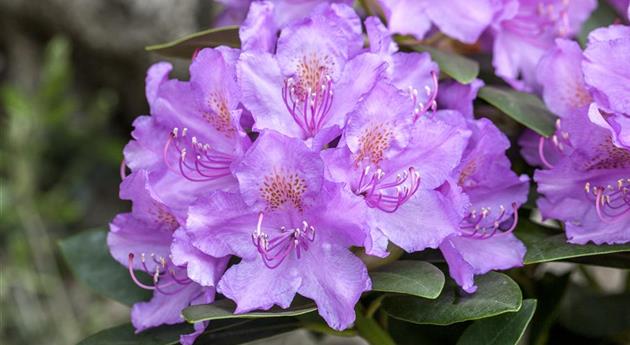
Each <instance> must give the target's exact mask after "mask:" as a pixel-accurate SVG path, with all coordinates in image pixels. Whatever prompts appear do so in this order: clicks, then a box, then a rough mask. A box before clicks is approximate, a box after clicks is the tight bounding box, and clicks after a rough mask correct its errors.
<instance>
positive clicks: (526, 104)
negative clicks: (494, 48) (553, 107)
mask: <svg viewBox="0 0 630 345" xmlns="http://www.w3.org/2000/svg"><path fill="white" fill-rule="evenodd" d="M479 98H481V99H483V100H484V101H486V102H488V103H490V104H491V105H493V106H495V107H496V108H498V109H499V110H501V111H502V112H504V113H505V114H506V115H508V116H509V117H511V118H512V119H514V120H515V121H517V122H519V123H520V124H522V125H524V126H525V127H527V128H530V129H532V130H534V131H535V132H537V133H538V134H540V135H543V136H546V137H548V136H550V135H551V134H553V133H554V131H555V121H556V116H555V115H554V114H553V113H552V112H550V111H549V110H548V109H547V107H545V104H544V103H543V102H542V101H541V100H540V98H538V97H536V96H534V95H532V94H529V93H524V92H519V91H515V90H512V89H506V88H498V87H494V86H485V87H482V88H481V89H480V90H479Z"/></svg>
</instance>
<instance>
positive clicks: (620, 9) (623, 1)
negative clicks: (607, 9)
mask: <svg viewBox="0 0 630 345" xmlns="http://www.w3.org/2000/svg"><path fill="white" fill-rule="evenodd" d="M608 3H609V4H610V5H611V6H612V7H614V8H615V10H616V11H617V13H619V15H621V16H625V18H626V20H628V21H630V1H628V0H608Z"/></svg>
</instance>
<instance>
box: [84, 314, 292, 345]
mask: <svg viewBox="0 0 630 345" xmlns="http://www.w3.org/2000/svg"><path fill="white" fill-rule="evenodd" d="M299 326H300V323H299V321H298V320H296V319H294V318H291V319H289V318H287V319H283V320H282V321H278V320H217V321H214V322H212V323H210V324H209V325H208V328H207V329H206V331H205V332H204V333H203V334H202V335H201V336H200V337H199V338H198V339H197V341H196V342H195V344H199V345H203V344H212V345H236V344H244V343H246V342H250V341H254V340H260V339H265V338H269V337H273V336H276V335H279V334H282V333H285V332H289V331H292V330H295V329H297V328H299ZM192 331H193V327H192V325H190V324H178V325H173V326H161V327H158V328H153V329H149V330H146V331H144V332H141V333H138V334H135V333H134V330H133V326H132V325H131V324H125V325H120V326H117V327H113V328H109V329H106V330H103V331H100V332H98V333H96V334H94V335H91V336H89V337H87V338H85V339H84V340H82V341H81V342H80V343H79V344H78V345H130V344H134V345H175V344H179V336H180V335H181V334H189V333H192Z"/></svg>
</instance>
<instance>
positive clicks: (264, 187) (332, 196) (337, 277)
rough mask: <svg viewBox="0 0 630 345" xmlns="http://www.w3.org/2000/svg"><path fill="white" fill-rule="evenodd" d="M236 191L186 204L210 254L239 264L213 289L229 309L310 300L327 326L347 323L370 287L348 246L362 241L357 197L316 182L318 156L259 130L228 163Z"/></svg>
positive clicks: (190, 226) (193, 231) (199, 244)
mask: <svg viewBox="0 0 630 345" xmlns="http://www.w3.org/2000/svg"><path fill="white" fill-rule="evenodd" d="M234 173H235V175H236V177H237V178H238V181H239V186H240V194H238V193H234V194H230V193H223V192H217V193H214V194H212V195H211V196H210V197H208V198H203V199H200V201H199V202H198V203H197V204H196V205H195V206H193V207H192V208H191V209H190V212H189V215H188V220H187V224H186V230H187V232H188V233H189V234H190V236H191V237H192V238H193V242H192V243H193V245H194V246H195V247H196V248H198V249H199V250H201V251H202V252H204V253H207V254H209V255H211V256H224V255H230V254H233V255H236V256H238V257H241V258H242V261H241V262H240V263H239V264H237V265H234V266H232V267H231V268H230V269H228V271H227V272H226V273H225V275H224V276H223V278H222V279H221V281H220V283H219V285H218V291H219V292H221V293H222V294H223V295H225V296H226V297H228V298H230V299H233V300H234V301H235V302H236V303H237V309H236V313H243V312H247V311H250V310H255V309H269V308H271V307H272V306H273V305H274V304H275V305H279V306H281V307H283V308H287V307H288V306H289V304H290V303H291V301H292V300H293V297H294V296H295V294H296V293H299V294H300V295H303V296H305V297H308V298H311V299H313V300H314V301H315V303H316V304H317V306H318V310H319V313H320V315H321V316H322V317H323V318H324V319H325V320H326V321H327V322H328V325H330V327H332V328H334V329H345V328H347V327H348V326H349V325H350V324H351V323H352V322H353V321H354V317H355V316H354V305H355V303H356V302H357V301H358V299H359V297H360V295H361V293H362V292H363V291H367V290H369V289H370V288H371V282H370V279H369V277H368V275H367V269H366V268H365V266H364V264H363V263H362V262H361V260H359V259H358V258H357V257H356V256H354V255H353V254H352V253H351V252H350V250H349V249H348V248H349V247H350V246H353V245H355V246H361V245H362V244H363V242H364V237H365V235H364V230H363V229H364V226H363V225H362V222H363V219H365V215H364V212H363V209H362V208H361V207H359V206H358V205H359V204H360V202H359V200H353V199H351V198H346V197H345V196H344V194H342V193H340V188H341V187H340V186H339V185H336V184H332V183H330V182H327V181H325V180H324V165H323V162H322V160H321V159H320V158H319V153H318V152H314V151H311V150H310V149H309V148H307V146H306V145H305V144H304V142H302V141H301V140H299V139H295V138H289V137H286V136H284V135H282V134H280V133H277V132H274V131H270V130H266V131H263V132H262V133H261V135H260V137H259V138H258V139H257V140H256V142H255V143H254V145H253V146H252V148H251V149H250V150H249V151H248V153H247V154H246V155H245V157H244V158H243V160H242V161H241V162H240V164H238V165H237V166H236V167H235V168H234Z"/></svg>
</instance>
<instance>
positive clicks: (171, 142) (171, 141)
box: [162, 127, 233, 182]
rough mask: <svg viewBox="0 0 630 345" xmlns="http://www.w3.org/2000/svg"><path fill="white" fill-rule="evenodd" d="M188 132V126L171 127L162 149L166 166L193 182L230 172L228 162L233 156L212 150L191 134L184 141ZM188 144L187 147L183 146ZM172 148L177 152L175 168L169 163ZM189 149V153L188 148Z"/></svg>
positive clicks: (210, 179)
mask: <svg viewBox="0 0 630 345" xmlns="http://www.w3.org/2000/svg"><path fill="white" fill-rule="evenodd" d="M187 132H188V128H184V129H182V131H181V136H178V133H179V130H178V128H177V127H175V128H173V131H172V132H171V135H170V136H169V138H168V140H167V141H166V144H165V145H164V150H163V153H162V154H163V159H164V163H165V164H166V166H167V167H168V168H169V169H170V170H171V171H173V172H175V173H177V174H180V175H181V176H183V177H184V178H186V179H187V180H190V181H193V182H206V181H212V180H215V179H219V178H222V177H225V176H228V175H230V174H231V172H230V164H231V163H232V161H233V157H232V156H230V155H228V154H225V153H222V152H219V151H217V150H214V149H212V148H211V147H210V145H208V144H204V143H201V142H199V140H198V139H197V137H195V136H193V137H192V138H191V140H190V142H189V143H186V142H184V138H185V137H186V134H187ZM184 145H188V147H184ZM171 148H174V149H175V151H176V152H178V163H177V168H175V167H173V166H172V165H171V162H170V159H169V152H170V150H171ZM189 149H190V150H191V154H189V153H188V150H189Z"/></svg>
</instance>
